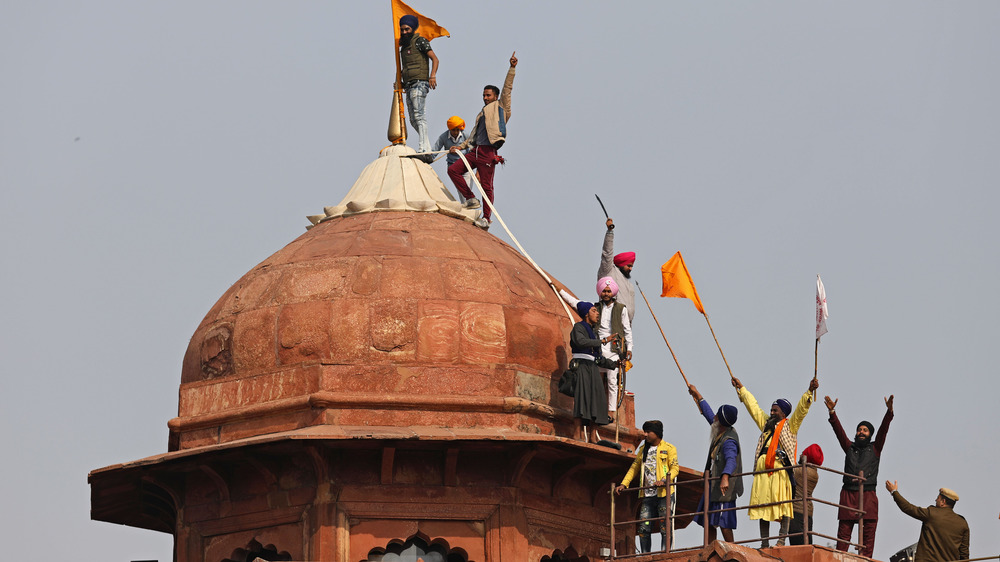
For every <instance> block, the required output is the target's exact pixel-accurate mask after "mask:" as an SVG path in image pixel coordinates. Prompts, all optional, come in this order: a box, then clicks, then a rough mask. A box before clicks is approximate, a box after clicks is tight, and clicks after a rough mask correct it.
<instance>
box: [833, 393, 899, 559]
mask: <svg viewBox="0 0 1000 562" xmlns="http://www.w3.org/2000/svg"><path fill="white" fill-rule="evenodd" d="M892 399H893V396H889V397H888V398H886V399H885V416H884V417H883V418H882V424H881V425H879V428H878V433H877V434H875V427H874V426H872V424H871V422H867V421H863V422H861V423H859V424H858V427H857V429H856V430H855V433H854V441H853V442H852V441H851V440H850V439H848V438H847V432H845V431H844V426H842V425H841V424H840V418H838V417H837V412H836V411H835V410H834V408H836V407H837V402H839V401H840V400H839V399H837V400H831V399H830V397H829V396H826V397H825V401H826V408H827V409H828V410H830V425H831V426H833V433H834V435H836V436H837V442H838V443H840V448H841V449H843V450H844V453H846V456H845V458H844V472H846V473H847V474H854V475H858V474H860V473H861V472H864V473H865V481H864V486H865V494H864V497H865V505H864V506H863V507H862V506H861V502H860V499H861V498H860V496H861V492H860V488H861V486H860V482H858V481H857V480H855V479H853V478H850V477H847V476H845V477H844V487H843V488H841V490H840V502H838V503H840V505H841V506H843V507H841V508H840V509H839V510H838V511H837V519H838V521H839V522H840V524H839V525H838V527H837V550H841V551H844V552H847V543H848V541H850V540H851V534H853V532H854V524H855V523H856V522H857V521H858V519H860V518H861V514H860V513H857V512H855V511H852V509H863V510H864V526H863V527H862V529H863V533H862V534H863V535H864V536H859V537H858V542H859V543H861V544H863V545H864V548H863V549H861V555H862V556H866V557H868V558H871V557H872V553H873V552H874V551H875V529H876V528H877V527H878V496H877V495H875V487H876V485H877V484H878V465H879V459H880V458H881V457H882V447H883V446H884V445H885V436H886V434H887V433H889V423H890V422H892V418H893V412H892ZM872 434H875V439H874V441H873V440H872Z"/></svg>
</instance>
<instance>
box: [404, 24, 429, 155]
mask: <svg viewBox="0 0 1000 562" xmlns="http://www.w3.org/2000/svg"><path fill="white" fill-rule="evenodd" d="M419 24H420V22H419V20H418V19H417V16H413V15H409V14H407V15H405V16H403V17H401V18H399V65H400V69H401V70H402V82H403V89H405V90H406V107H407V109H409V112H410V124H411V125H413V128H414V129H416V130H417V134H418V135H419V137H420V145H419V148H418V149H417V152H429V151H430V149H431V141H430V137H428V136H427V117H426V115H425V114H424V103H425V102H426V101H427V93H428V92H429V91H430V90H433V89H435V88H437V78H436V77H435V76H436V75H437V70H438V58H437V55H435V54H434V51H433V50H432V49H431V42H430V41H428V40H427V39H425V38H423V37H421V36H420V35H419V34H418V33H417V26H418V25H419ZM429 63H433V66H432V65H431V64H429ZM425 158H431V159H433V156H427V157H425Z"/></svg>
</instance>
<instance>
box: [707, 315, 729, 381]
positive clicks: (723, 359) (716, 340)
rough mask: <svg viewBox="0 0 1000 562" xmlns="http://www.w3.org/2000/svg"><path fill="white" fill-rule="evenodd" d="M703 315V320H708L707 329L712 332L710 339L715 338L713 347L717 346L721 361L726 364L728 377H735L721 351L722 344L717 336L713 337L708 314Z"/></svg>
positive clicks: (713, 332)
mask: <svg viewBox="0 0 1000 562" xmlns="http://www.w3.org/2000/svg"><path fill="white" fill-rule="evenodd" d="M702 316H704V317H705V322H708V329H709V331H711V332H712V339H714V340H715V347H718V348H719V353H720V354H721V355H722V362H723V363H725V364H726V370H727V371H729V378H731V379H735V378H736V377H734V376H733V370H732V369H730V368H729V361H727V360H726V354H725V353H723V351H722V346H721V345H719V338H717V337H715V330H713V329H712V323H711V322H709V320H708V314H702Z"/></svg>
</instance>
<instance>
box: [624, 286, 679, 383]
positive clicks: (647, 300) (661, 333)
mask: <svg viewBox="0 0 1000 562" xmlns="http://www.w3.org/2000/svg"><path fill="white" fill-rule="evenodd" d="M632 282H633V283H635V286H636V288H637V289H639V294H640V295H642V300H644V301H646V308H648V309H649V313H650V314H652V315H653V321H654V322H656V327H657V328H659V329H660V335H661V336H663V343H665V344H667V349H669V350H670V356H671V357H673V358H674V364H675V365H677V370H678V371H680V372H681V377H682V378H683V379H684V384H685V385H690V384H691V383H689V382H688V379H687V377H686V376H685V375H684V369H682V368H681V364H680V363H679V362H678V361H677V355H676V354H674V348H672V347H670V342H669V341H667V336H666V334H664V333H663V326H660V321H659V320H658V319H657V318H656V313H655V312H653V307H652V306H650V304H649V299H647V298H646V293H644V292H642V287H640V286H639V282H638V281H636V280H635V279H633V280H632Z"/></svg>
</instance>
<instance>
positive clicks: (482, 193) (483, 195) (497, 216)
mask: <svg viewBox="0 0 1000 562" xmlns="http://www.w3.org/2000/svg"><path fill="white" fill-rule="evenodd" d="M456 154H458V157H459V158H461V159H462V162H463V163H465V169H466V170H468V171H469V175H470V176H472V181H474V182H475V183H476V187H477V188H478V189H479V195H480V197H482V200H483V204H484V205H489V206H490V210H491V211H493V215H494V216H496V218H497V220H498V221H499V222H500V226H502V227H503V229H504V231H505V232H507V236H510V239H511V241H512V242H514V245H515V246H517V249H518V250H521V254H522V255H523V256H524V257H525V258H527V260H528V263H530V264H531V266H532V267H534V268H535V271H537V272H538V273H539V274H541V276H542V277H543V278H544V279H545V281H546V282H547V283H548V284H549V287H551V288H552V292H553V293H555V295H556V300H558V301H559V303H560V304H561V305H562V307H563V310H565V311H566V316H567V317H568V318H569V321H570V322H573V313H571V312H570V311H569V307H568V306H566V302H565V301H563V298H562V296H560V295H559V289H556V286H555V283H553V282H552V279H550V278H549V276H548V275H547V274H546V273H545V272H544V271H543V270H542V268H540V267H538V264H537V263H535V260H533V259H531V256H529V255H528V252H527V250H525V249H524V246H522V245H521V243H520V242H518V241H517V238H516V237H515V236H514V233H513V232H511V231H510V229H509V228H507V223H505V222H503V217H501V216H500V213H498V212H497V208H496V207H494V206H493V201H490V199H489V197H486V192H484V191H483V186H482V185H481V184H480V183H479V178H477V177H476V174H475V173H474V172H473V171H472V166H471V165H469V161H468V160H466V159H465V155H464V154H462V153H461V152H460V151H459V152H456Z"/></svg>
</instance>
